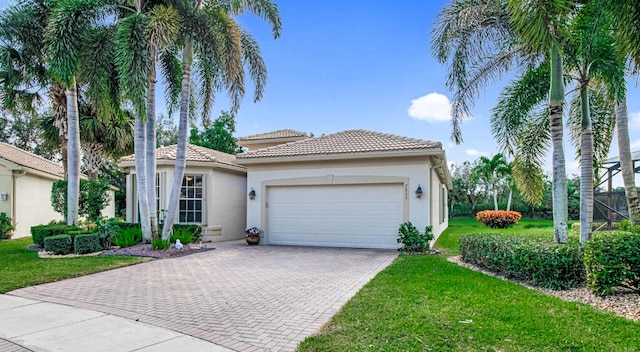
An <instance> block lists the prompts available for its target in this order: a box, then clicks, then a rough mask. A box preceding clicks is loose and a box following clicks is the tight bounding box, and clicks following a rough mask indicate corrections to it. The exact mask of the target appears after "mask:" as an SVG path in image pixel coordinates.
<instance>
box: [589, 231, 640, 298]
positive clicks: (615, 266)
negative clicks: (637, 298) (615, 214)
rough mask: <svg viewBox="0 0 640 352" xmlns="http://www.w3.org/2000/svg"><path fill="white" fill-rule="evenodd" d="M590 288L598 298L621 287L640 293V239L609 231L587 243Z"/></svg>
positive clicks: (639, 237)
mask: <svg viewBox="0 0 640 352" xmlns="http://www.w3.org/2000/svg"><path fill="white" fill-rule="evenodd" d="M584 265H585V269H586V272H587V286H589V288H591V291H593V292H594V293H596V294H598V295H609V294H613V293H614V291H613V289H614V288H615V287H617V286H627V287H629V288H631V289H634V290H640V236H639V235H637V234H633V233H630V232H622V231H607V232H602V233H600V234H598V236H595V237H594V238H592V239H591V240H590V241H588V242H587V245H586V248H585V253H584Z"/></svg>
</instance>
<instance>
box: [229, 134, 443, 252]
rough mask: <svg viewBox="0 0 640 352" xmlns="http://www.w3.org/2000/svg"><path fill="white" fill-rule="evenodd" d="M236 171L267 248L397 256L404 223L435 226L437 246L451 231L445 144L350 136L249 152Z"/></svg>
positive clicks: (252, 220) (250, 219)
mask: <svg viewBox="0 0 640 352" xmlns="http://www.w3.org/2000/svg"><path fill="white" fill-rule="evenodd" d="M265 135H269V134H265ZM254 143H255V144H259V143H258V142H257V141H256V142H254ZM235 163H237V164H241V165H245V166H246V167H247V188H248V189H249V190H250V193H249V194H250V196H251V197H250V198H251V199H249V200H248V203H247V225H248V226H256V227H259V228H261V229H262V231H263V233H262V234H263V241H262V242H263V243H264V244H276V245H305V246H337V247H362V248H398V243H397V241H396V239H397V233H398V227H399V225H400V224H401V223H403V222H406V221H411V222H412V223H413V224H414V225H415V226H416V227H417V228H418V229H421V230H423V229H424V228H425V226H427V225H430V226H432V227H433V233H434V235H435V236H436V238H437V237H438V236H439V235H440V234H441V233H442V231H444V229H446V228H447V226H448V214H447V191H448V190H450V189H451V178H450V175H449V170H448V167H447V162H446V157H445V152H444V150H443V149H442V145H441V143H439V142H430V141H425V140H421V139H414V138H406V137H400V136H396V135H391V134H383V133H378V132H371V131H365V130H351V131H344V132H339V133H335V134H330V135H324V136H321V137H317V138H306V139H302V140H298V141H294V142H290V143H287V144H281V145H276V146H270V147H267V148H262V149H257V150H251V151H249V152H247V153H244V154H240V155H238V156H237V157H236V161H235Z"/></svg>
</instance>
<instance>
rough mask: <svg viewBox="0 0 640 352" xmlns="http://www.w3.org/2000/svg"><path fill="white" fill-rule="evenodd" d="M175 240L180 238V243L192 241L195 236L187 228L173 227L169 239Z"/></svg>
mask: <svg viewBox="0 0 640 352" xmlns="http://www.w3.org/2000/svg"><path fill="white" fill-rule="evenodd" d="M176 240H180V242H181V243H182V244H187V243H193V242H195V240H196V236H195V235H194V234H193V233H192V232H191V231H190V230H187V229H178V230H176V229H174V230H173V233H172V234H171V238H170V239H169V241H170V242H173V243H175V242H176Z"/></svg>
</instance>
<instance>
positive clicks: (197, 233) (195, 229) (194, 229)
mask: <svg viewBox="0 0 640 352" xmlns="http://www.w3.org/2000/svg"><path fill="white" fill-rule="evenodd" d="M183 230H186V231H189V232H191V233H192V234H193V236H194V237H193V241H192V242H196V241H199V240H200V239H201V238H202V226H200V225H194V224H174V225H173V232H174V233H175V232H176V231H183ZM172 241H173V240H172ZM180 242H182V239H180ZM182 243H187V242H182Z"/></svg>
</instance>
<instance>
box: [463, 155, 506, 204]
mask: <svg viewBox="0 0 640 352" xmlns="http://www.w3.org/2000/svg"><path fill="white" fill-rule="evenodd" d="M508 172H509V169H508V163H507V159H505V157H504V155H502V154H500V153H498V154H496V155H494V156H493V157H492V158H491V159H489V158H487V157H484V156H481V157H480V162H479V163H478V165H476V167H475V168H474V169H473V173H472V179H474V180H478V179H480V180H482V181H484V182H485V183H486V184H487V185H489V188H490V192H491V194H492V195H493V204H494V209H493V210H496V211H497V210H498V184H499V183H500V182H501V181H502V180H503V179H504V178H505V177H506V175H507V173H508Z"/></svg>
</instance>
